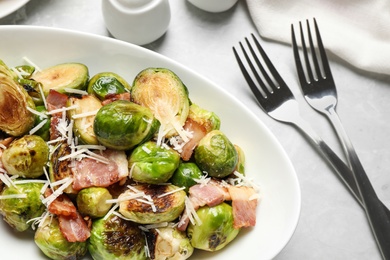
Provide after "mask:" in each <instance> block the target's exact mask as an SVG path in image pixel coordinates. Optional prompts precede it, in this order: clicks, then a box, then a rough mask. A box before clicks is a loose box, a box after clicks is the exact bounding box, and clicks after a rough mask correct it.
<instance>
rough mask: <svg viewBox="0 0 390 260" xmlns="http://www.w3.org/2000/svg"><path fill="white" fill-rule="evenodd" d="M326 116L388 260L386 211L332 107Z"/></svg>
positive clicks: (389, 222) (389, 229)
mask: <svg viewBox="0 0 390 260" xmlns="http://www.w3.org/2000/svg"><path fill="white" fill-rule="evenodd" d="M326 115H327V116H328V118H329V120H330V121H331V123H332V125H333V127H334V128H335V130H336V132H337V134H338V136H339V139H340V142H341V143H342V144H343V147H344V150H345V153H346V155H347V160H348V163H349V164H350V166H351V168H352V172H353V173H354V174H353V176H354V178H355V182H356V184H357V187H358V190H359V192H360V196H361V199H362V202H363V205H364V208H365V211H366V215H367V218H368V220H369V222H370V225H371V229H372V230H373V232H374V235H375V238H376V241H377V243H378V246H379V248H380V250H381V253H382V256H383V257H384V259H390V218H389V217H388V215H386V211H385V210H384V209H383V204H382V203H381V201H380V200H379V198H378V196H377V194H376V193H375V190H374V188H373V187H372V185H371V182H370V180H369V178H368V176H367V174H366V172H365V170H364V168H363V166H362V164H361V162H360V160H359V157H358V155H357V154H356V150H355V149H354V147H353V145H352V142H351V140H350V139H349V137H348V135H347V133H346V131H345V129H344V127H343V124H342V123H341V120H340V118H339V116H338V114H337V113H336V111H335V109H334V107H332V108H330V109H329V110H328V113H326Z"/></svg>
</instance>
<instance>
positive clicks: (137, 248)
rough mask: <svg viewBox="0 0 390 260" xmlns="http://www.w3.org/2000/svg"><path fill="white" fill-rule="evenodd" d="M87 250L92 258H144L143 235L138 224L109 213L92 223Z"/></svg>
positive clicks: (119, 259) (138, 259)
mask: <svg viewBox="0 0 390 260" xmlns="http://www.w3.org/2000/svg"><path fill="white" fill-rule="evenodd" d="M88 250H89V253H90V254H91V256H92V257H93V259H102V260H103V259H118V260H123V259H126V260H127V259H128V260H144V259H145V260H146V259H147V257H146V253H145V236H144V234H143V233H142V231H141V229H139V227H138V225H137V224H135V223H133V222H131V221H126V220H123V219H121V218H119V217H118V216H115V215H111V216H109V217H108V218H107V219H104V218H101V219H98V220H95V221H94V222H93V223H92V230H91V237H90V238H89V244H88Z"/></svg>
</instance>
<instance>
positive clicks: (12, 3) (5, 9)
mask: <svg viewBox="0 0 390 260" xmlns="http://www.w3.org/2000/svg"><path fill="white" fill-rule="evenodd" d="M29 1H30V0H0V18H3V17H5V16H7V15H9V14H10V13H12V12H15V11H16V10H18V9H19V8H21V7H22V6H24V5H25V4H27V2H29Z"/></svg>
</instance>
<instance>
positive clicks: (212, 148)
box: [195, 130, 238, 178]
mask: <svg viewBox="0 0 390 260" xmlns="http://www.w3.org/2000/svg"><path fill="white" fill-rule="evenodd" d="M195 162H196V164H197V165H198V166H199V168H200V169H201V170H202V171H206V172H207V173H208V175H210V176H211V177H217V178H223V177H226V176H227V175H229V174H231V173H232V172H233V171H234V169H235V168H236V165H237V162H238V154H237V151H236V149H235V147H234V145H233V144H232V143H231V142H230V140H229V139H228V138H227V137H226V135H225V134H224V133H222V132H221V131H219V130H213V131H211V132H210V133H208V134H207V135H206V136H205V137H203V138H202V139H201V140H200V142H199V145H198V146H197V147H196V148H195Z"/></svg>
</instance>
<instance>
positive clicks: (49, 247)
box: [34, 217, 88, 260]
mask: <svg viewBox="0 0 390 260" xmlns="http://www.w3.org/2000/svg"><path fill="white" fill-rule="evenodd" d="M34 241H35V244H36V245H37V246H38V247H39V248H40V249H41V251H42V252H43V253H44V254H45V255H46V256H47V257H49V258H51V259H58V260H62V259H63V260H68V259H75V260H76V259H81V258H82V257H83V256H84V255H85V254H86V253H87V251H88V249H87V242H68V241H67V240H66V238H65V237H64V236H63V235H62V232H61V230H60V227H59V224H58V220H57V218H56V217H48V218H46V219H45V221H44V222H43V223H42V224H41V225H40V226H39V227H38V229H37V231H36V232H35V236H34Z"/></svg>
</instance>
